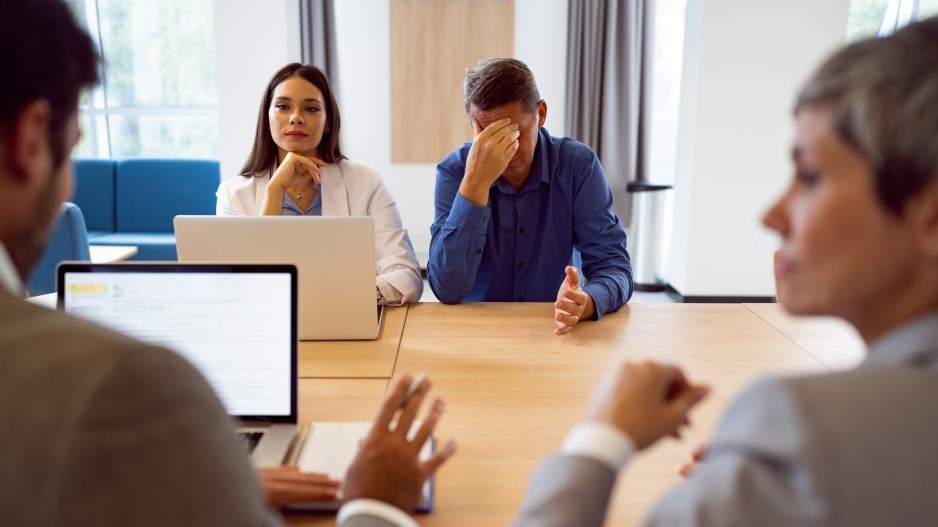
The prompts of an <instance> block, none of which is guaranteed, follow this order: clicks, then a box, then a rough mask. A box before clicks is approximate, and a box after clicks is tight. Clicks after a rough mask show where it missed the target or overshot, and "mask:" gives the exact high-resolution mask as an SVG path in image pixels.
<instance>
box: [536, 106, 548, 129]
mask: <svg viewBox="0 0 938 527" xmlns="http://www.w3.org/2000/svg"><path fill="white" fill-rule="evenodd" d="M545 121H547V101H545V100H544V99H541V100H540V101H539V102H538V103H537V127H538V128H541V127H543V126H544V122H545Z"/></svg>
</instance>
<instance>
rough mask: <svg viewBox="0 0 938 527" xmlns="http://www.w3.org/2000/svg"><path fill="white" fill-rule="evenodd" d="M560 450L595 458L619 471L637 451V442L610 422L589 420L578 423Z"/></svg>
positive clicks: (564, 452)
mask: <svg viewBox="0 0 938 527" xmlns="http://www.w3.org/2000/svg"><path fill="white" fill-rule="evenodd" d="M560 451H561V452H562V453H563V454H564V455H567V456H583V457H588V458H590V459H595V460H597V461H600V462H602V463H605V464H606V465H607V466H608V467H609V468H611V469H612V471H613V472H619V470H621V469H622V467H624V466H625V464H626V463H627V462H628V461H629V458H630V457H632V454H634V453H635V443H634V442H632V439H631V438H630V437H629V436H628V435H626V434H625V433H623V432H621V431H620V430H619V429H618V428H616V427H614V426H612V425H610V424H606V423H597V422H588V423H581V424H579V425H577V426H576V427H574V428H573V430H571V431H570V433H569V434H567V438H566V439H565V440H564V442H563V446H561V447H560Z"/></svg>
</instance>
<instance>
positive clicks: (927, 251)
mask: <svg viewBox="0 0 938 527" xmlns="http://www.w3.org/2000/svg"><path fill="white" fill-rule="evenodd" d="M905 214H906V219H907V220H908V221H909V222H911V226H912V229H914V230H913V232H914V235H915V239H916V241H917V243H918V245H919V248H920V250H921V252H922V254H924V255H925V258H927V259H928V260H930V261H932V262H933V263H935V264H938V178H932V181H931V183H929V184H928V185H925V188H924V189H922V191H921V192H920V193H919V195H918V196H916V197H915V198H914V199H913V200H912V201H911V202H909V203H907V204H906V210H905Z"/></svg>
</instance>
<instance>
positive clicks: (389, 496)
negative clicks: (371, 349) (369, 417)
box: [344, 375, 456, 512]
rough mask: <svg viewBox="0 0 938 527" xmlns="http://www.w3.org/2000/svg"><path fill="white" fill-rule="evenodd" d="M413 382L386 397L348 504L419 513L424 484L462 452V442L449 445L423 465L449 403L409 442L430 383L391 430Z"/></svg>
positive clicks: (349, 478)
mask: <svg viewBox="0 0 938 527" xmlns="http://www.w3.org/2000/svg"><path fill="white" fill-rule="evenodd" d="M411 380H412V378H411V377H410V376H409V375H404V376H403V377H401V378H400V379H398V381H397V383H396V384H395V385H394V388H393V389H392V390H391V392H390V393H388V395H387V396H386V397H385V399H384V402H383V403H382V404H381V408H380V409H379V411H378V416H377V417H376V418H375V421H374V424H373V425H372V427H371V431H370V432H368V435H367V436H366V437H365V439H364V440H363V441H362V444H361V448H360V449H359V450H358V455H356V456H355V461H354V462H353V463H352V466H351V467H349V470H348V474H347V475H346V477H345V491H344V499H346V500H353V499H356V498H370V499H374V500H380V501H383V502H385V503H389V504H391V505H394V506H395V507H397V508H399V509H401V510H402V511H405V512H410V511H412V510H414V508H416V506H417V503H418V501H419V500H420V492H421V490H422V488H423V484H424V482H425V481H426V480H427V478H428V477H430V476H431V475H432V474H433V473H434V472H435V471H436V470H437V469H438V468H440V465H442V464H443V463H444V462H445V461H446V460H447V459H449V457H450V456H452V455H453V453H454V452H455V451H456V442H455V441H453V440H450V441H448V442H447V443H446V444H445V445H444V446H443V447H442V448H437V450H436V452H435V453H434V454H433V456H432V457H431V458H430V459H428V460H426V461H421V460H420V449H421V448H423V444H424V443H426V441H427V440H428V439H429V438H430V435H431V434H432V433H433V429H434V428H435V427H436V424H437V422H438V421H439V420H440V416H441V415H442V413H443V407H444V405H443V401H442V400H440V399H436V400H434V401H433V404H431V405H430V409H429V410H428V411H427V414H426V416H424V419H423V423H422V424H421V425H420V427H419V428H418V429H417V431H416V433H414V436H413V439H411V440H408V439H407V437H408V435H409V431H410V427H411V425H413V423H414V418H415V417H416V416H417V412H418V411H419V410H420V403H421V402H422V401H423V398H424V397H425V396H426V395H427V391H429V390H430V381H428V380H425V381H423V383H421V385H420V387H419V388H418V389H417V392H416V393H415V394H414V396H413V397H412V398H411V399H410V400H409V401H408V402H407V404H406V405H405V406H404V408H403V409H401V413H400V417H399V418H398V419H397V425H396V426H395V427H394V428H393V430H392V429H391V425H392V421H393V419H394V415H395V414H397V412H398V410H399V409H400V406H401V403H402V402H403V400H404V394H405V393H406V392H407V388H408V386H410V383H411Z"/></svg>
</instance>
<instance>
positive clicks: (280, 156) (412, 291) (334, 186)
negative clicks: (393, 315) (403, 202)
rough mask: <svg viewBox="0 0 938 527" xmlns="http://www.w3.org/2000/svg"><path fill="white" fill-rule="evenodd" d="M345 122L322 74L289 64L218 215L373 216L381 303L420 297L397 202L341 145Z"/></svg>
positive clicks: (224, 188)
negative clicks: (342, 127)
mask: <svg viewBox="0 0 938 527" xmlns="http://www.w3.org/2000/svg"><path fill="white" fill-rule="evenodd" d="M340 125H341V118H340V117H339V106H338V104H336V101H335V96H334V95H333V91H332V87H331V86H330V85H329V80H328V79H327V78H326V76H325V74H323V72H321V71H319V70H318V69H317V68H315V67H313V66H308V65H304V64H298V63H293V64H287V65H286V66H284V67H283V68H281V69H280V71H278V72H277V73H275V74H274V76H273V78H271V79H270V82H269V83H268V84H267V89H266V90H265V92H264V98H263V99H262V100H261V106H260V109H259V111H258V114H257V129H256V131H255V134H254V146H253V147H252V149H251V153H250V155H249V156H248V159H247V161H246V162H245V163H244V167H243V168H242V169H241V173H240V174H239V176H238V177H234V178H231V179H228V180H225V181H223V182H222V184H221V185H220V186H219V187H218V193H217V194H216V195H217V196H218V204H217V209H216V213H217V214H218V215H219V216H243V215H265V216H280V215H284V216H370V217H373V218H374V219H375V254H376V256H377V263H376V271H377V272H376V274H377V277H376V289H377V291H376V295H377V298H378V303H379V304H386V305H399V304H403V303H405V302H411V301H415V300H419V299H420V295H421V293H422V292H423V281H422V279H421V277H420V265H419V264H418V263H417V257H416V256H415V255H414V248H413V246H412V245H411V243H410V237H409V236H408V235H407V230H406V229H404V227H403V225H402V223H401V217H400V214H399V213H398V210H397V204H396V202H395V201H394V198H393V197H392V196H391V193H390V192H389V191H388V189H387V187H386V186H385V184H384V181H383V180H382V179H381V176H380V175H378V173H377V172H375V171H374V170H372V169H371V168H369V167H366V166H364V165H360V164H358V163H353V162H351V161H349V160H348V159H347V158H346V157H345V156H344V155H342V150H341V148H340V146H339V129H340Z"/></svg>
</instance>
